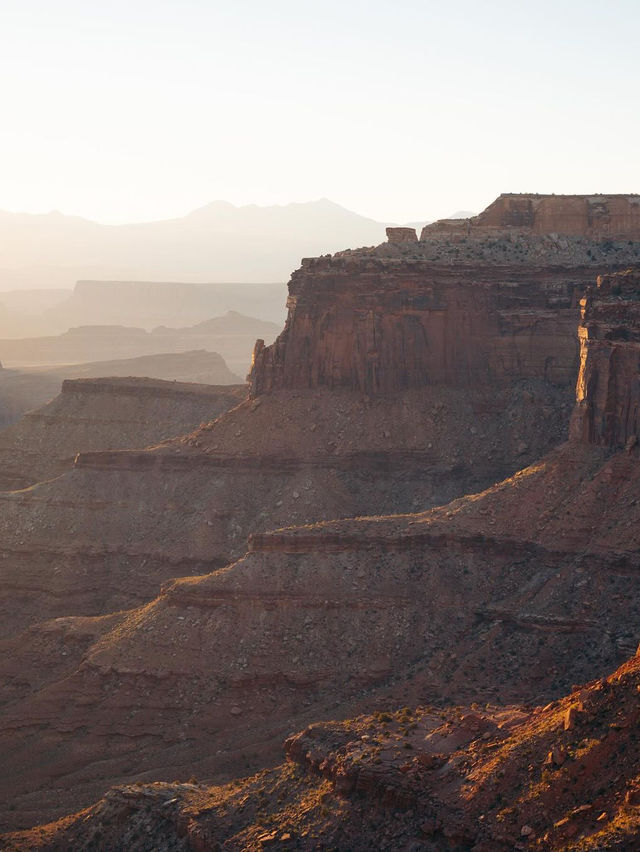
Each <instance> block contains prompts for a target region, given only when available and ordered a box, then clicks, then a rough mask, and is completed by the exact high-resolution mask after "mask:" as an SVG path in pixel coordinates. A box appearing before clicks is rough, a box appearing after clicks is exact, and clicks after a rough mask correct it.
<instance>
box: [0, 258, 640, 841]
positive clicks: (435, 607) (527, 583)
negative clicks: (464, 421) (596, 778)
mask: <svg viewBox="0 0 640 852" xmlns="http://www.w3.org/2000/svg"><path fill="white" fill-rule="evenodd" d="M637 280H638V278H637V274H636V273H628V274H626V275H620V276H616V277H613V276H612V277H610V278H605V279H601V282H600V287H599V288H597V289H596V290H594V291H592V292H591V293H590V294H589V295H588V296H587V299H586V302H585V305H584V306H583V310H584V320H583V326H582V327H581V333H582V331H583V330H584V327H585V324H586V323H588V322H592V323H593V322H596V321H597V320H598V318H599V317H602V316H604V315H606V314H607V313H608V312H609V310H610V306H609V292H608V288H609V287H612V288H613V290H612V292H618V290H617V288H618V285H619V287H620V288H621V290H620V293H621V294H622V298H621V300H620V302H619V305H618V308H619V312H620V313H621V315H622V314H624V315H625V316H626V317H627V334H626V335H622V334H617V335H616V336H615V340H614V341H613V344H612V341H611V340H610V339H609V338H606V337H605V339H603V340H602V341H601V342H600V344H598V343H596V342H595V339H594V342H593V343H592V345H591V346H589V347H584V348H583V359H584V362H583V364H582V367H581V376H582V375H584V376H589V375H591V369H592V366H593V364H598V363H599V356H600V354H601V352H600V351H599V350H600V349H602V348H610V347H611V345H614V346H619V347H628V346H629V345H630V343H629V341H630V339H633V337H634V335H635V333H636V330H635V322H636V319H635V318H636V312H635V308H634V305H635V304H636V302H637V296H636V286H635V283H634V282H637ZM616 282H618V283H616ZM622 302H627V303H628V308H629V310H628V311H624V310H623V306H622ZM592 358H593V360H592ZM614 363H615V359H614ZM637 376H638V372H637V370H636V374H635V377H634V376H631V375H630V374H629V373H624V381H626V380H630V384H629V390H628V394H627V397H628V398H632V395H633V393H635V390H634V388H635V382H636V381H637ZM587 386H588V382H587ZM616 388H617V397H616V399H617V403H619V406H618V407H619V408H620V410H622V411H625V410H627V408H628V406H626V403H625V399H626V398H627V397H625V392H624V382H623V378H622V377H621V381H620V383H618V384H617V385H616ZM608 398H610V395H609V396H608ZM625 406H626V407H625ZM577 410H578V411H579V410H580V404H578V408H577ZM596 420H597V418H596ZM625 422H630V421H625ZM607 434H610V435H616V434H618V433H617V431H616V430H614V431H613V432H609V433H607ZM622 437H624V445H623V446H622V448H621V446H620V443H619V440H621V438H616V439H615V440H609V441H608V442H604V443H603V441H602V440H600V439H597V440H596V439H595V438H594V437H593V436H592V433H591V432H590V431H589V430H587V432H584V431H582V432H580V434H579V435H578V436H575V435H574V437H573V438H572V440H571V441H569V442H568V443H567V444H565V445H563V446H561V447H559V448H558V449H556V450H554V451H553V452H552V453H550V454H549V455H547V456H546V457H545V458H544V459H542V460H541V461H540V462H539V463H537V464H536V465H534V466H531V467H529V468H527V469H525V470H523V471H522V472H520V473H518V474H517V475H515V476H514V477H512V478H510V479H508V480H506V481H504V482H502V483H499V484H498V485H496V486H493V487H492V488H490V489H488V490H487V491H485V492H482V493H480V494H476V495H472V496H469V497H464V498H460V499H458V500H456V501H454V502H453V503H450V504H448V505H446V506H443V507H440V508H437V509H433V510H430V511H428V512H423V513H420V514H411V515H396V516H391V517H377V518H358V519H352V520H345V521H333V522H325V523H317V524H310V525H305V526H302V527H298V528H290V529H282V530H278V531H275V532H272V533H266V534H256V535H254V536H253V537H252V540H251V545H250V551H249V553H248V554H247V555H246V556H245V557H244V558H243V559H241V560H239V561H238V562H236V563H235V564H232V565H230V566H228V567H226V568H224V569H220V570H218V571H215V572H213V573H211V574H208V575H207V576H203V577H191V578H184V579H180V580H174V581H171V582H169V583H167V584H165V586H164V588H163V592H162V594H161V596H160V597H159V598H157V599H156V600H155V601H153V602H152V603H150V604H149V605H147V606H145V607H143V608H140V609H137V610H134V611H132V612H129V613H123V614H121V616H119V618H118V621H117V623H116V624H115V625H114V624H110V625H105V626H104V629H103V628H102V626H101V627H100V631H99V633H100V635H99V637H98V638H93V637H92V636H91V635H90V633H91V631H90V630H88V629H86V628H85V631H84V633H82V631H81V633H82V636H81V637H80V638H78V637H77V635H76V633H72V635H70V631H72V625H73V624H74V621H75V620H74V619H71V620H69V621H68V623H63V624H60V626H59V627H57V626H55V625H56V623H53V624H52V626H51V628H49V629H48V631H43V630H42V629H41V628H32V629H31V635H30V636H29V635H26V636H22V637H20V638H19V639H17V640H7V641H8V642H9V645H10V647H11V649H12V653H13V654H16V658H15V660H13V661H12V662H11V664H9V663H8V662H6V661H8V660H9V659H10V655H9V654H4V655H3V658H4V659H5V663H4V664H3V670H2V672H1V675H2V683H3V689H2V696H1V697H2V700H3V701H4V702H5V705H4V710H3V730H4V734H3V735H2V737H0V745H1V746H2V748H3V751H4V752H5V753H6V754H7V758H6V772H7V778H6V781H3V782H2V786H0V790H1V791H2V793H3V795H4V796H12V797H13V803H14V806H15V810H14V811H11V812H6V811H5V813H4V814H3V820H4V823H5V825H11V824H14V825H15V824H20V821H22V824H25V823H27V824H28V822H29V821H33V817H34V816H35V814H41V815H43V816H54V815H56V814H59V813H60V812H61V811H63V810H64V809H65V806H66V809H67V810H71V809H72V806H73V805H76V806H79V805H81V804H83V803H86V802H87V801H88V800H89V799H90V797H91V795H92V794H94V795H95V793H96V792H99V791H100V790H101V789H104V787H105V786H106V785H107V783H108V781H116V780H120V781H123V780H132V779H133V778H139V779H146V780H149V779H152V778H154V779H158V778H160V779H162V778H164V779H168V778H175V777H176V775H178V777H183V778H185V779H186V778H189V777H190V776H191V775H192V774H195V775H197V776H198V777H217V778H224V777H225V776H226V777H229V776H231V775H232V774H237V773H238V770H239V768H241V767H242V766H247V767H249V768H250V767H254V766H258V765H260V764H262V765H265V763H266V762H268V761H270V760H272V759H274V757H275V755H276V751H275V744H276V741H277V739H278V737H279V736H282V735H284V733H285V732H286V730H287V729H290V728H291V727H293V726H300V727H302V726H304V725H305V724H308V722H309V721H310V720H311V719H314V718H315V719H318V717H320V718H322V717H325V718H326V717H331V718H336V717H337V716H340V715H350V712H351V713H352V712H364V711H366V709H367V708H371V706H372V704H373V705H374V706H375V704H376V703H377V704H378V706H383V707H388V706H389V704H395V705H396V706H398V705H399V704H401V703H404V704H407V705H414V704H419V703H424V699H425V696H428V701H429V702H430V703H433V702H435V703H438V704H440V705H441V706H442V705H446V704H448V703H450V702H452V701H453V702H473V701H476V702H477V701H479V702H481V703H487V702H488V703H490V704H492V705H505V704H509V703H513V702H522V701H525V702H531V701H534V702H539V703H545V702H548V701H549V700H555V699H557V698H558V697H559V696H561V695H562V694H563V693H565V692H567V691H568V690H569V689H570V688H571V685H572V684H573V683H576V682H580V681H589V680H591V679H593V678H597V677H600V676H601V675H602V673H603V672H606V671H607V670H611V669H612V668H614V667H615V666H617V665H619V664H620V663H621V662H622V661H623V660H624V659H625V658H626V657H628V656H629V654H630V653H632V652H633V650H634V649H635V646H636V645H637V642H638V636H637V614H638V604H637V600H638V576H639V575H638V551H639V546H638V545H639V542H638V530H639V529H640V523H639V521H640V517H638V515H639V512H640V510H639V509H638V507H639V506H640V482H639V480H638V477H637V465H638V455H637V453H638V449H637V448H636V446H635V444H634V442H633V441H632V440H630V439H631V438H632V437H633V436H632V435H631V434H625V435H624V436H622ZM310 578H312V582H310ZM36 640H37V642H38V643H39V647H40V648H43V649H47V655H48V658H50V659H51V660H55V665H50V667H49V668H48V671H47V673H46V675H43V674H42V673H40V674H39V675H38V676H37V678H36V680H35V682H34V681H32V682H31V683H30V682H29V679H30V678H34V677H35V676H34V675H33V674H32V675H31V676H27V677H26V678H25V674H24V672H25V670H28V667H26V666H24V665H22V664H21V655H24V654H33V650H30V649H33V643H34V641H36ZM9 645H7V649H8V648H9ZM18 649H21V650H19V651H18ZM63 652H65V653H64V655H63ZM16 660H17V669H16ZM160 706H161V707H162V708H163V710H162V713H161V714H158V712H157V708H158V707H160ZM345 711H350V712H345ZM489 721H490V720H489ZM483 724H484V723H483ZM487 724H489V723H487ZM491 724H493V723H491ZM489 727H490V726H489ZM483 730H484V729H483ZM43 731H44V732H46V734H43V733H42V732H43ZM43 736H46V741H47V759H46V762H45V763H43V761H42V760H39V761H38V763H37V765H36V764H35V763H33V765H32V766H30V765H29V763H30V760H32V758H31V759H30V758H29V756H28V755H30V754H33V753H38V751H39V746H38V743H40V742H41V740H42V737H43ZM3 738H4V739H5V740H6V742H3V741H2V740H3ZM106 743H108V744H109V753H108V759H105V758H106V752H105V746H106ZM16 744H18V745H16ZM179 767H182V768H183V771H182V772H181V771H180V769H179ZM187 768H188V769H187ZM116 796H117V794H116ZM445 812H446V813H449V812H447V811H446V810H445ZM448 818H451V819H453V818H454V817H452V816H451V814H449V817H448ZM535 836H536V837H538V836H539V835H538V828H537V827H536V829H535ZM447 842H448V841H447ZM203 848H206V846H205V847H203ZM436 848H443V849H446V848H449V847H447V846H446V845H444V846H441V847H437V846H436ZM542 848H544V847H542Z"/></svg>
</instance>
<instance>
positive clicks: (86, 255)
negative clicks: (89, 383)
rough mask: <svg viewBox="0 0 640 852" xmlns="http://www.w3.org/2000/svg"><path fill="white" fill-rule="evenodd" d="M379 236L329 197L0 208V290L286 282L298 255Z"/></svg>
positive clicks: (379, 229) (376, 225)
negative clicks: (139, 218)
mask: <svg viewBox="0 0 640 852" xmlns="http://www.w3.org/2000/svg"><path fill="white" fill-rule="evenodd" d="M420 224H424V223H420ZM384 239H385V223H382V222H376V221H374V220H373V219H368V218H367V217H365V216H360V215H358V214H357V213H353V212H351V211H350V210H346V209H345V208H344V207H341V206H340V205H338V204H334V203H333V202H332V201H329V200H328V199H320V200H319V201H311V202H308V203H303V204H286V205H283V206H273V207H259V206H257V205H248V206H244V207H236V206H234V205H233V204H229V203H228V202H226V201H214V202H213V203H212V204H208V205H207V206H205V207H201V208H200V209H198V210H194V211H193V212H192V213H189V214H188V215H186V216H184V217H182V218H178V219H169V220H165V221H159V222H148V223H141V224H134V225H102V224H99V223H97V222H92V221H89V220H87V219H83V218H80V217H77V216H66V215H63V214H62V213H58V212H53V213H47V214H41V215H40V214H39V215H33V214H26V213H8V212H0V291H2V290H13V289H24V288H51V287H58V288H71V287H73V285H74V284H75V282H76V281H77V280H79V279H102V280H104V279H109V280H114V279H119V280H128V281H132V280H138V281H154V280H155V281H158V280H160V281H191V282H194V283H210V282H219V281H225V282H231V283H234V282H247V281H251V282H256V283H264V282H284V281H286V280H287V279H288V277H289V275H290V273H291V271H292V270H293V269H295V268H296V267H297V266H299V264H300V260H301V258H302V257H307V256H315V255H319V254H327V253H333V252H335V251H339V250H340V249H345V248H357V247H359V246H365V245H376V244H378V243H380V242H382V241H383V240H384Z"/></svg>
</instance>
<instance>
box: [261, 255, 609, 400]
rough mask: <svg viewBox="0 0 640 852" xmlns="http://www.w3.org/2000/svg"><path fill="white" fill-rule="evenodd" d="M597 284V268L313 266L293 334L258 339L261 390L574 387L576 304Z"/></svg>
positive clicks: (301, 279)
mask: <svg viewBox="0 0 640 852" xmlns="http://www.w3.org/2000/svg"><path fill="white" fill-rule="evenodd" d="M592 280H593V271H592V270H591V269H590V268H589V267H544V266H538V267H534V268H532V267H528V268H526V269H522V268H519V267H509V266H498V265H494V266H486V267H483V266H479V265H476V266H474V267H471V268H463V269H460V268H456V267H450V268H447V267H440V266H438V265H436V264H433V263H431V262H428V261H420V260H413V261H409V260H406V261H402V260H397V261H388V260H383V259H378V258H376V257H369V256H368V255H366V254H364V255H362V256H355V257H351V256H350V257H337V258H317V259H310V260H306V261H303V264H302V267H301V269H299V270H298V271H296V272H295V273H294V274H293V276H292V278H291V282H290V285H289V318H288V320H287V324H286V326H285V330H284V332H283V333H282V334H281V335H280V337H279V338H278V339H277V340H276V342H275V343H274V344H273V345H272V346H270V347H266V348H265V347H264V346H263V345H262V344H261V342H260V341H258V344H257V346H256V350H255V353H254V365H253V370H252V374H251V392H252V394H253V395H254V396H257V395H260V394H262V393H265V392H271V391H273V390H275V389H282V388H286V389H292V388H295V389H308V388H316V387H326V388H348V389H350V390H355V391H360V392H363V393H366V394H370V395H379V394H381V395H384V394H390V393H394V392H397V391H399V390H403V389H409V388H425V387H434V386H435V387H437V386H444V387H447V388H463V389H465V390H467V391H468V392H469V393H470V394H471V395H473V394H479V393H481V392H482V391H483V390H484V391H485V392H488V391H489V389H490V388H491V387H494V388H504V387H506V386H508V385H510V384H513V383H514V382H517V381H522V380H526V379H540V380H544V381H548V382H550V383H552V384H557V385H564V386H570V385H572V383H573V381H574V379H575V370H576V368H577V349H576V345H575V324H576V319H577V299H578V298H579V294H580V293H581V292H582V290H583V288H584V287H585V286H586V284H587V282H591V281H592Z"/></svg>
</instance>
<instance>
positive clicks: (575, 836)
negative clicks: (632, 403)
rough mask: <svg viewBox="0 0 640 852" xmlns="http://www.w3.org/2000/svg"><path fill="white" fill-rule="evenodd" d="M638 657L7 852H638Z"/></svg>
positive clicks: (129, 809) (369, 731) (130, 807)
mask: <svg viewBox="0 0 640 852" xmlns="http://www.w3.org/2000/svg"><path fill="white" fill-rule="evenodd" d="M638 689H640V662H639V660H638V657H635V658H633V659H631V660H630V661H629V662H627V663H625V664H624V665H623V666H622V667H620V668H619V669H618V670H617V671H615V672H614V673H613V674H612V675H610V676H609V677H606V678H604V677H603V678H602V679H598V680H595V681H592V682H590V683H588V684H585V685H584V686H576V687H574V689H573V690H572V692H571V694H570V695H569V694H568V695H566V696H564V697H563V698H562V699H560V700H558V701H554V702H551V703H549V704H548V705H546V706H545V707H536V708H533V709H532V708H522V707H499V706H496V705H491V704H489V705H483V706H480V705H478V704H475V705H474V706H473V708H460V707H458V708H451V709H447V710H444V711H443V710H438V709H436V708H434V707H430V706H424V705H422V706H418V707H414V706H405V707H404V708H402V709H400V710H398V709H395V712H375V713H373V714H371V713H370V714H368V715H366V716H360V717H358V718H355V719H350V720H348V721H343V722H326V723H318V724H314V725H310V726H308V727H307V728H306V729H305V730H303V731H301V732H300V733H298V734H296V735H295V736H291V737H289V738H288V739H287V741H286V743H285V750H286V755H287V762H286V763H284V764H283V765H281V766H278V767H276V768H275V769H271V770H266V771H263V772H260V773H259V774H257V775H254V776H252V777H249V778H242V779H241V780H240V779H238V780H236V781H234V782H232V783H230V784H227V785H225V786H220V787H210V786H208V785H207V784H206V783H203V782H202V781H198V780H196V779H195V778H194V779H191V782H190V783H189V782H188V783H176V782H174V783H165V784H162V783H155V784H149V783H146V784H138V785H135V784H128V785H125V786H120V787H117V788H114V789H111V790H109V791H108V793H107V794H106V795H105V796H104V798H103V799H101V800H100V801H99V802H98V803H97V804H95V805H93V806H92V807H90V808H88V809H87V810H86V811H82V812H81V813H78V814H75V815H74V816H71V817H68V818H67V819H64V820H60V821H59V822H58V823H53V824H50V825H46V826H42V827H40V828H38V829H36V830H33V831H29V832H24V833H21V834H12V835H10V836H7V837H6V838H5V842H6V843H7V848H8V849H12V850H15V851H16V852H18V851H19V852H26V850H34V849H42V850H44V849H47V850H50V852H54V850H60V852H62V850H66V849H70V848H73V849H90V848H91V849H98V850H115V849H118V850H119V849H122V850H124V849H127V850H142V849H147V848H150V847H153V848H155V849H175V850H183V849H184V850H185V852H186V850H188V849H197V850H203V852H204V850H212V849H218V848H224V849H229V850H256V852H257V850H260V849H264V847H265V846H272V847H273V848H277V849H302V850H315V849H322V848H332V849H336V850H341V851H342V852H347V850H353V851H355V850H357V852H368V850H371V849H379V850H388V852H395V850H398V849H415V850H430V852H453V850H459V849H465V850H467V849H473V850H475V852H512V850H514V849H519V850H540V852H542V850H547V852H550V850H558V852H559V850H563V852H631V850H637V849H638V848H640V809H639V808H638V805H639V804H640V774H639V768H640V753H639V745H638V738H637V737H636V735H635V730H636V728H637V725H638V722H639V721H640V718H639V711H638V700H637V693H638Z"/></svg>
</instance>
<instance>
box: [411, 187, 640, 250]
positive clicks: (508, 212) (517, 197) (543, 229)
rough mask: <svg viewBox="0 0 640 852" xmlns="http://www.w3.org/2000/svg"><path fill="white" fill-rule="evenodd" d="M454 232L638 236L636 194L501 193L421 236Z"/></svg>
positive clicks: (639, 217)
mask: <svg viewBox="0 0 640 852" xmlns="http://www.w3.org/2000/svg"><path fill="white" fill-rule="evenodd" d="M447 227H448V228H450V229H455V230H457V231H467V232H470V233H472V232H473V231H474V230H478V229H482V228H486V229H500V228H503V229H523V230H529V231H531V232H532V233H534V234H553V233H555V234H564V235H568V236H582V237H590V238H593V239H602V238H606V237H610V238H618V239H631V240H637V239H639V238H640V195H599V194H598V195H538V194H535V195H534V194H515V193H503V194H502V195H500V196H499V197H498V198H496V200H495V201H494V202H493V203H492V204H490V205H489V206H488V207H487V208H486V210H483V212H482V213H480V215H479V216H474V217H473V218H471V219H459V220H441V221H440V222H436V223H434V224H433V225H427V226H426V227H425V228H424V229H423V232H422V239H428V237H429V235H430V234H432V233H433V232H434V231H437V230H443V229H445V228H447Z"/></svg>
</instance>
